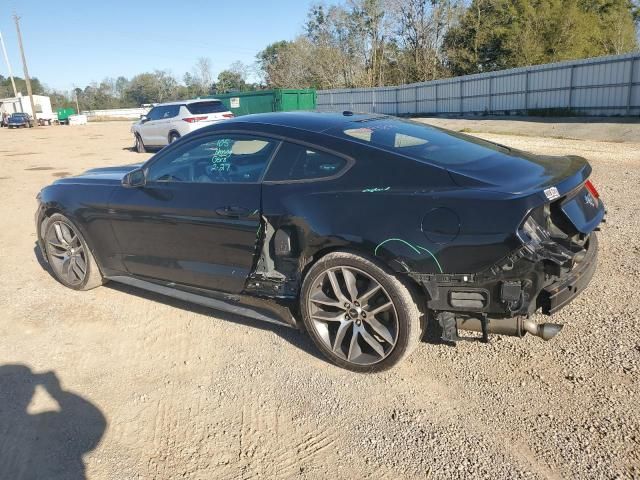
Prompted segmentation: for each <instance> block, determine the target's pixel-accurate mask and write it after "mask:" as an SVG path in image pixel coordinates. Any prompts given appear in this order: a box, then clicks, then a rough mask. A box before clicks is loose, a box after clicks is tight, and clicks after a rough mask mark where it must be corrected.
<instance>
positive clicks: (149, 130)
mask: <svg viewBox="0 0 640 480" xmlns="http://www.w3.org/2000/svg"><path fill="white" fill-rule="evenodd" d="M164 110H165V107H153V108H152V109H151V110H150V111H149V113H148V114H147V121H146V122H144V123H143V124H141V125H140V129H139V132H140V136H141V137H142V141H143V142H144V144H145V145H148V146H154V145H160V144H159V143H158V142H159V139H160V135H159V133H158V127H159V125H158V124H159V122H160V121H161V119H162V116H163V115H164Z"/></svg>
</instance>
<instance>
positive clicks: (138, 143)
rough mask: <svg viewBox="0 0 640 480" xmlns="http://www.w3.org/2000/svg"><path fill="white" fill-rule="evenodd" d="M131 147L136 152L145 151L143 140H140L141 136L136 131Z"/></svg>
mask: <svg viewBox="0 0 640 480" xmlns="http://www.w3.org/2000/svg"><path fill="white" fill-rule="evenodd" d="M133 148H134V150H135V151H136V152H138V153H145V152H146V151H147V149H146V148H145V146H144V142H143V141H142V137H141V136H140V135H138V134H137V133H136V134H135V143H134V145H133Z"/></svg>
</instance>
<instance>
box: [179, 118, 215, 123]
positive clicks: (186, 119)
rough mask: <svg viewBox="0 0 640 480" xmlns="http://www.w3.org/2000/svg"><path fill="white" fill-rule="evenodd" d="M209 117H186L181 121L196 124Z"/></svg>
mask: <svg viewBox="0 0 640 480" xmlns="http://www.w3.org/2000/svg"><path fill="white" fill-rule="evenodd" d="M207 118H209V117H187V118H183V119H182V120H184V121H185V122H187V123H196V122H200V121H201V120H206V119H207Z"/></svg>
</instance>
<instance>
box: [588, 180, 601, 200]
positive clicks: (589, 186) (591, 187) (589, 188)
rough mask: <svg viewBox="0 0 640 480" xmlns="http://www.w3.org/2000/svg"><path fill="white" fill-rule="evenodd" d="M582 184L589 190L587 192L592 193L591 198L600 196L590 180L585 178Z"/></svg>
mask: <svg viewBox="0 0 640 480" xmlns="http://www.w3.org/2000/svg"><path fill="white" fill-rule="evenodd" d="M584 186H585V187H587V190H589V193H591V195H593V198H596V199H597V198H600V194H599V193H598V190H596V187H594V186H593V183H591V180H587V181H586V183H585V184H584Z"/></svg>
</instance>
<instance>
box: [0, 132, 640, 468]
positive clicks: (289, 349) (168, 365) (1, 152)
mask: <svg viewBox="0 0 640 480" xmlns="http://www.w3.org/2000/svg"><path fill="white" fill-rule="evenodd" d="M626 127H627V126H626V125H624V124H623V125H621V126H620V127H619V128H626ZM588 128H593V129H594V130H597V128H598V125H597V124H594V125H592V126H591V127H589V125H583V124H581V125H580V129H581V131H585V130H588ZM543 133H544V132H543ZM528 134H529V136H527V137H525V136H521V135H515V136H510V135H501V134H495V133H493V134H489V133H478V135H480V136H483V137H485V138H488V139H490V140H494V141H497V142H499V143H502V144H506V145H510V146H513V147H516V148H521V149H524V150H530V151H533V152H539V153H550V154H556V155H562V154H578V155H582V156H584V157H586V158H587V159H588V160H589V161H590V162H591V164H592V166H593V168H594V173H593V177H592V179H593V181H594V183H595V184H596V186H597V187H598V189H599V190H600V193H601V196H602V198H603V199H604V201H605V202H606V204H607V209H608V218H607V223H606V225H605V226H604V228H603V230H602V232H600V234H599V240H600V258H599V266H598V270H597V273H596V275H595V277H594V279H593V282H592V284H591V285H590V287H589V288H588V289H587V290H586V291H585V292H584V293H583V294H582V295H581V296H580V297H579V298H578V299H577V300H575V301H574V302H573V303H572V304H570V305H569V306H568V307H566V308H565V309H563V310H562V311H561V312H560V313H558V314H557V315H556V316H554V319H553V321H555V322H558V323H563V324H564V325H565V327H564V329H563V330H562V332H561V333H560V334H559V335H558V336H557V337H556V338H555V339H554V340H552V341H550V342H543V341H541V340H540V339H538V338H535V337H532V336H527V337H525V338H524V339H516V338H508V337H497V336H493V337H492V341H491V343H490V344H489V345H485V344H481V343H479V342H477V341H474V340H473V339H472V340H470V341H463V342H459V343H458V344H457V346H455V347H451V346H447V345H443V344H434V343H430V342H429V341H425V342H423V343H422V344H421V345H420V346H419V347H418V349H417V350H416V352H415V353H414V354H413V355H412V356H411V357H410V358H409V359H408V361H406V362H405V363H403V364H401V365H399V366H398V367H396V368H395V369H393V370H391V371H388V372H385V373H382V374H377V375H357V374H353V373H350V372H347V371H344V370H340V369H338V368H336V367H333V366H332V365H330V364H328V363H327V362H326V361H325V360H324V359H323V358H320V356H319V355H318V353H317V352H316V350H315V348H314V347H313V345H312V344H311V342H310V341H309V339H308V338H307V337H306V336H305V335H303V334H301V333H298V332H296V331H293V330H290V329H287V328H284V327H277V326H272V325H269V324H262V323H258V322H254V321H252V320H248V319H245V318H240V317H236V316H232V315H227V314H221V313H218V312H215V311H211V310H207V309H205V308H200V307H195V306H191V305H188V304H185V303H182V302H178V301H174V300H171V299H166V298H163V297H160V296H157V295H153V294H149V293H145V292H141V291H139V290H135V289H133V288H129V287H123V286H116V285H109V286H104V287H101V288H98V289H95V290H92V291H90V292H74V291H70V290H68V289H65V288H64V287H62V286H61V285H60V284H58V283H56V282H55V281H54V280H53V279H52V278H51V276H50V275H49V274H48V273H47V271H46V270H44V269H43V267H42V266H41V264H40V263H39V261H38V258H37V256H36V254H35V252H34V242H35V235H34V226H33V212H34V209H35V205H36V204H35V195H36V193H37V191H38V190H39V189H40V188H41V187H42V186H43V185H45V184H47V183H49V182H51V181H53V180H54V179H55V178H56V177H60V176H64V175H69V174H75V173H79V172H81V171H83V170H85V169H87V168H90V167H95V166H100V165H118V164H124V163H132V162H136V161H141V160H143V159H145V158H147V157H148V155H138V154H135V153H133V152H130V151H129V150H127V149H126V148H125V147H128V146H129V145H130V144H131V138H130V134H129V133H128V125H127V124H126V123H122V122H114V123H104V124H90V125H88V126H85V127H49V128H47V127H45V128H38V129H31V130H18V131H14V130H12V131H7V130H5V129H2V130H1V131H0V165H1V169H0V193H1V195H0V198H1V199H2V201H1V202H0V222H1V223H2V225H3V227H2V229H1V230H0V238H1V239H2V241H1V242H0V245H2V248H1V249H0V478H8V477H6V476H5V477H3V475H2V472H3V468H5V470H4V471H5V472H6V471H8V470H7V469H8V468H9V467H10V466H11V465H13V466H15V467H16V469H17V470H15V469H14V470H13V471H20V472H23V474H24V475H26V473H25V472H27V473H28V472H33V471H34V470H33V469H35V468H40V469H41V470H39V471H37V472H36V473H38V472H42V471H45V469H46V468H50V467H55V468H56V469H57V472H58V474H59V476H58V477H55V476H49V477H47V476H43V475H42V474H40V475H36V476H38V477H39V478H70V477H71V476H72V475H71V474H72V473H78V472H80V473H81V474H82V475H86V477H87V478H91V479H114V478H118V479H147V478H159V479H165V478H166V479H169V478H172V479H173V478H195V479H212V478H216V479H245V478H309V479H316V478H318V479H324V478H345V479H351V478H388V479H398V478H407V479H412V478H460V479H467V478H488V479H495V478H504V479H514V478H527V479H536V478H579V479H585V478H597V479H601V478H603V479H604V478H607V479H608V478H640V380H639V377H640V334H639V333H638V332H639V330H640V288H638V279H639V278H640V195H639V194H638V187H639V186H640V138H638V139H636V142H637V143H634V142H620V141H618V142H606V141H590V140H566V139H552V138H544V137H542V136H537V135H536V130H535V129H532V130H530V131H529V132H528ZM616 138H617V137H616ZM538 320H540V321H542V320H543V319H542V318H539V319H538ZM15 365H22V366H26V367H28V368H29V369H30V371H31V372H32V373H30V374H28V373H25V371H24V369H21V370H19V369H17V368H16V367H15ZM18 370H19V371H20V372H22V373H20V374H17V373H16V372H17V371H18ZM28 371H29V370H27V372H28ZM44 372H53V373H52V374H51V373H50V374H48V375H42V374H43V373H44ZM53 375H55V377H53ZM11 376H12V378H13V379H14V380H16V378H17V381H14V383H11V382H9V381H8V380H7V378H9V377H11ZM16 376H17V377H16ZM52 378H57V379H58V380H59V382H60V386H59V387H56V382H55V381H52V380H51V379H52ZM16 385H20V386H22V387H24V386H25V385H31V387H30V388H31V390H29V389H27V392H28V394H27V395H24V394H22V393H20V392H23V390H22V389H21V388H20V389H17V388H16ZM70 399H71V400H73V401H71V400H70ZM100 418H102V419H103V420H104V422H103V423H101V422H100V421H99V419H100ZM56 422H62V424H63V425H65V426H66V427H65V428H67V430H68V431H69V432H72V433H70V434H68V435H66V436H64V437H61V434H60V431H61V430H60V428H57V427H56V428H54V426H56V425H59V423H56ZM34 425H39V427H38V428H36V427H34ZM63 430H64V429H63ZM67 430H64V431H67ZM36 431H37V435H38V439H37V440H36V439H35V435H34V432H36ZM90 438H91V439H93V442H91V441H89V439H90ZM43 451H47V452H62V453H60V454H59V455H56V454H54V453H50V454H48V455H44V454H42V452H43ZM36 457H37V458H40V457H42V458H41V461H39V462H34V458H36ZM46 471H49V470H46ZM17 478H20V477H19V476H18V477H17Z"/></svg>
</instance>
